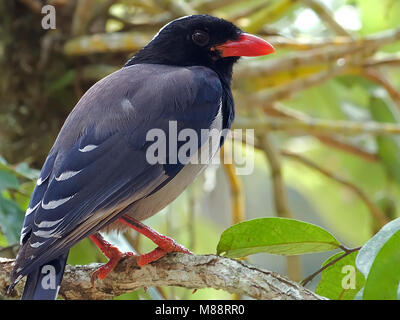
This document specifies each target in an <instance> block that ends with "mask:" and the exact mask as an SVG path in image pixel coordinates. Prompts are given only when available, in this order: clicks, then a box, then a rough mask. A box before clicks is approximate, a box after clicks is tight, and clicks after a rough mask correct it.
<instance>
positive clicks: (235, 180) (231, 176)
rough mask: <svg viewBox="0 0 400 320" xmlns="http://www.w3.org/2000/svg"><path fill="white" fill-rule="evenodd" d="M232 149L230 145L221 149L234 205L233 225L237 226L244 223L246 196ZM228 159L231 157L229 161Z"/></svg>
mask: <svg viewBox="0 0 400 320" xmlns="http://www.w3.org/2000/svg"><path fill="white" fill-rule="evenodd" d="M231 151H232V148H231V146H230V145H229V144H227V143H225V145H224V146H223V147H222V148H221V151H220V157H221V162H222V165H223V167H224V169H225V173H226V177H227V179H228V183H229V190H230V193H231V205H232V224H236V223H239V222H242V221H244V219H245V213H244V208H245V206H244V194H243V184H242V181H241V179H240V178H239V177H238V176H237V175H236V173H235V165H234V163H233V160H232V158H231ZM227 157H230V158H229V159H227Z"/></svg>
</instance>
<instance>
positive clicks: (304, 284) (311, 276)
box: [300, 246, 361, 286]
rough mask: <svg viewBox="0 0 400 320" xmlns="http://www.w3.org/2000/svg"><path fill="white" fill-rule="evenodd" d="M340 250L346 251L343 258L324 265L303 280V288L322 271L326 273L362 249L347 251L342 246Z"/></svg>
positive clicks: (301, 282)
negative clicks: (337, 263) (326, 270)
mask: <svg viewBox="0 0 400 320" xmlns="http://www.w3.org/2000/svg"><path fill="white" fill-rule="evenodd" d="M340 248H341V249H343V251H344V253H343V254H342V255H341V256H339V257H337V258H336V259H334V260H332V261H330V262H329V263H327V264H326V265H324V266H323V267H321V268H320V269H318V270H317V271H316V272H314V273H313V274H311V275H310V276H308V277H307V278H305V279H303V280H301V281H300V284H301V285H302V286H306V285H307V284H308V283H309V282H311V281H312V280H313V279H314V278H315V277H316V276H317V275H319V274H320V273H321V272H322V271H324V270H325V269H327V268H329V267H330V266H333V265H334V264H335V263H336V262H338V261H340V260H342V259H343V258H345V257H347V256H348V255H349V254H351V253H353V252H355V251H358V250H360V249H361V247H358V248H354V249H347V248H344V247H343V246H340Z"/></svg>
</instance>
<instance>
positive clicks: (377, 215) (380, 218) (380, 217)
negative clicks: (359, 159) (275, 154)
mask: <svg viewBox="0 0 400 320" xmlns="http://www.w3.org/2000/svg"><path fill="white" fill-rule="evenodd" d="M281 154H282V155H283V156H286V157H289V158H291V159H294V160H296V161H298V162H301V163H302V164H304V165H306V166H308V167H310V168H312V169H314V170H316V171H318V172H320V173H322V174H323V175H324V176H326V177H328V178H330V179H332V180H334V181H336V182H338V183H340V184H342V185H344V186H345V187H347V188H348V189H349V190H351V191H352V192H354V193H355V194H356V195H357V196H358V197H359V198H360V199H361V201H363V202H364V204H365V205H366V206H367V208H368V210H369V211H370V213H371V216H372V217H373V218H374V219H375V220H376V221H377V222H378V223H379V225H380V227H382V226H383V225H385V224H386V223H388V222H389V221H388V219H387V218H386V216H385V215H384V214H383V213H382V212H381V211H380V210H379V209H378V208H377V207H376V206H375V205H374V204H373V202H372V201H371V200H370V199H369V198H368V196H367V195H366V194H365V193H364V191H362V190H361V189H360V188H359V187H357V186H356V185H355V184H353V183H351V182H350V181H347V180H345V179H344V178H342V177H340V176H338V175H337V174H334V173H332V172H330V171H329V170H326V169H325V168H322V167H321V166H319V165H318V164H316V163H314V162H312V161H311V160H309V159H307V158H305V157H303V156H301V155H299V154H296V153H293V152H290V151H287V150H282V151H281Z"/></svg>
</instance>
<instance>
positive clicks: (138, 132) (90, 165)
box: [8, 14, 274, 300]
mask: <svg viewBox="0 0 400 320" xmlns="http://www.w3.org/2000/svg"><path fill="white" fill-rule="evenodd" d="M273 52H274V48H273V46H272V45H271V44H270V43H268V42H267V41H265V40H264V39H262V38H259V37H257V36H254V35H251V34H248V33H245V32H244V31H242V30H241V29H240V28H238V27H237V26H235V25H234V24H233V23H231V22H229V21H227V20H224V19H222V18H218V17H214V16H210V15H205V14H199V15H190V16H185V17H181V18H178V19H175V20H173V21H171V22H169V23H168V24H166V25H165V26H163V27H162V28H161V29H160V30H159V32H158V33H157V34H156V35H155V36H154V37H153V39H152V40H151V41H150V42H149V43H148V44H147V45H146V46H144V47H143V48H142V49H140V50H139V51H138V52H136V54H135V55H134V56H133V57H132V58H130V59H129V60H128V61H127V62H126V63H125V65H124V66H123V67H121V68H120V69H119V70H117V71H115V72H114V73H112V74H110V75H108V76H106V77H105V78H103V79H101V80H100V81H98V82H97V83H95V84H94V85H93V86H92V87H91V88H90V89H88V91H87V92H86V93H85V94H84V95H83V96H82V97H81V99H80V100H79V101H78V103H77V104H76V105H75V107H74V108H73V110H72V111H71V113H70V114H69V115H68V117H67V119H66V120H65V122H64V124H63V126H62V128H61V130H60V132H59V134H58V136H57V138H56V139H55V142H54V145H53V146H52V148H51V149H50V151H49V154H48V156H47V158H46V160H45V162H44V164H43V167H42V169H41V171H40V176H39V178H38V180H37V182H36V185H35V188H34V191H33V193H32V196H31V199H30V202H29V206H28V209H27V210H26V215H25V219H24V223H23V226H22V230H21V238H20V244H21V246H20V250H19V252H18V254H17V257H16V259H15V263H14V267H13V270H12V273H11V276H10V283H11V284H10V286H9V290H8V292H9V293H10V292H11V291H12V290H13V288H14V286H15V285H16V284H17V283H18V282H19V281H20V280H21V279H22V278H23V277H25V276H26V278H27V279H26V283H25V287H24V290H23V294H22V299H24V300H53V299H56V298H57V296H58V291H59V289H60V285H61V281H62V277H63V274H64V269H65V265H66V261H67V258H68V252H69V250H70V248H71V247H72V246H74V245H75V244H77V243H78V242H79V241H81V240H82V239H84V238H86V237H89V238H90V239H91V240H93V242H94V243H95V244H96V245H97V246H98V247H99V248H100V250H101V251H102V252H103V254H104V255H105V256H106V257H107V258H108V259H109V260H108V262H107V263H106V264H104V265H103V266H101V267H100V268H99V269H98V270H96V271H95V272H94V273H93V275H92V282H93V281H95V280H96V279H104V278H105V277H106V276H107V275H108V274H109V272H111V271H112V270H113V269H114V267H115V266H116V265H117V263H118V261H119V260H120V259H121V258H123V257H125V256H131V255H134V254H133V253H129V252H127V253H122V252H120V251H119V250H118V248H117V247H115V246H113V245H112V244H110V243H108V242H107V241H105V239H103V237H102V236H101V234H100V232H108V231H111V230H115V229H116V230H119V231H124V230H126V229H127V228H133V229H134V230H136V231H138V232H139V233H142V234H143V235H144V236H146V237H148V238H149V239H151V240H152V241H153V242H154V243H155V244H156V245H157V247H156V248H155V249H154V250H153V251H151V252H149V253H145V254H142V255H139V256H137V259H138V260H137V263H138V265H139V266H143V265H146V264H148V263H151V262H152V261H155V260H157V259H159V258H161V257H162V256H164V255H166V254H167V253H169V252H183V253H187V254H191V252H190V251H189V250H188V249H186V248H184V247H183V246H181V245H180V244H178V243H176V242H175V241H174V240H173V239H171V238H168V237H166V236H164V235H161V234H159V233H158V232H157V231H155V230H153V229H151V228H150V227H148V226H146V225H145V224H144V223H143V222H142V221H143V220H145V219H147V218H149V217H151V216H153V215H154V214H156V213H157V212H159V211H160V210H161V209H163V208H164V207H166V206H167V205H168V204H170V203H171V202H172V201H173V200H174V199H176V198H177V197H178V196H179V195H180V194H181V193H182V192H183V191H184V190H185V189H186V188H187V187H188V186H189V184H190V183H192V182H193V181H194V180H195V179H196V177H197V176H198V175H199V174H200V173H201V172H202V170H203V169H204V168H205V167H206V166H207V164H208V163H207V161H203V162H205V163H203V162H201V163H195V162H193V163H192V162H190V161H188V159H189V160H190V159H193V158H194V157H199V154H200V153H202V152H204V153H205V154H206V155H207V158H208V160H209V159H211V158H212V157H213V156H214V155H215V150H214V151H209V147H205V146H206V145H207V142H208V141H209V139H210V135H209V136H207V135H206V136H205V137H204V135H203V138H201V139H200V138H199V139H197V141H196V140H194V141H195V143H191V145H190V148H186V149H187V150H186V149H185V150H184V151H185V152H183V154H185V155H186V157H184V158H185V159H183V160H182V159H181V158H182V157H177V154H178V151H176V150H180V149H179V148H180V147H183V146H184V145H185V143H186V142H187V139H186V140H185V139H179V138H177V137H176V136H174V135H173V134H172V133H171V128H174V129H176V131H177V132H178V133H179V136H178V137H180V133H181V132H186V131H185V130H190V132H193V133H195V134H197V136H199V137H200V136H201V134H202V131H203V130H211V129H213V130H217V131H218V132H223V130H229V128H230V127H231V125H232V122H233V120H234V115H235V111H234V101H233V96H232V92H231V81H232V72H233V65H234V64H235V62H237V61H238V59H239V58H240V57H241V56H262V55H267V54H270V53H273ZM154 130H156V133H157V132H164V133H165V134H164V136H163V135H159V136H157V135H155V134H153V135H151V134H150V138H149V133H151V132H153V133H154ZM157 130H158V131H157ZM206 132H207V131H206ZM151 138H152V139H151ZM156 138H157V139H156ZM181 138H182V137H181ZM224 140H225V137H224V136H223V135H220V137H219V139H217V142H216V144H217V149H219V148H220V147H221V146H222V144H223V143H224ZM156 143H157V145H158V146H160V148H159V150H158V151H157V152H153V153H151V152H149V150H150V149H154V148H155V144H156ZM153 151H154V150H153ZM162 151H163V152H162ZM151 155H153V156H151ZM153 158H156V160H157V161H154V159H153ZM177 158H179V159H177ZM160 159H161V160H163V161H161V160H160Z"/></svg>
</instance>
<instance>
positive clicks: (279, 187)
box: [259, 134, 301, 280]
mask: <svg viewBox="0 0 400 320" xmlns="http://www.w3.org/2000/svg"><path fill="white" fill-rule="evenodd" d="M259 140H260V146H261V148H262V150H263V151H264V154H265V155H266V157H267V160H268V163H269V166H270V169H271V177H272V186H273V190H274V192H273V197H274V198H273V199H274V206H275V212H276V214H277V216H278V217H284V218H293V215H292V213H291V211H290V209H289V204H288V200H287V193H286V188H285V185H284V182H283V177H282V166H281V161H280V159H279V153H278V152H277V150H276V149H275V147H274V145H273V144H272V143H271V141H270V140H269V137H268V135H267V134H262V135H260V137H259ZM286 259H287V266H288V275H289V277H290V278H291V279H293V280H300V279H301V262H300V257H299V256H288V257H287V258H286Z"/></svg>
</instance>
